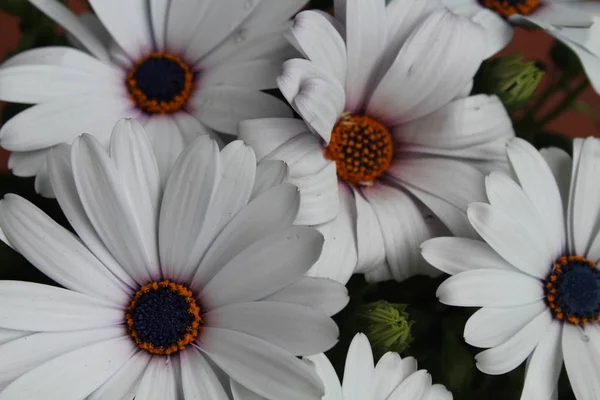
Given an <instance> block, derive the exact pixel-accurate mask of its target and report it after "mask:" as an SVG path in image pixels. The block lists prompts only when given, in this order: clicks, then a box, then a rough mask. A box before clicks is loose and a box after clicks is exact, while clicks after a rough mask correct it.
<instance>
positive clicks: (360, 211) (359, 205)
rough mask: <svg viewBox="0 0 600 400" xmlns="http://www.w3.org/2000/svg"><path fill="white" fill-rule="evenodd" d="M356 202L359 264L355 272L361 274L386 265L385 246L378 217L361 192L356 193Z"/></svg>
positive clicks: (356, 191)
mask: <svg viewBox="0 0 600 400" xmlns="http://www.w3.org/2000/svg"><path fill="white" fill-rule="evenodd" d="M354 201H355V204H356V243H357V248H358V263H357V266H356V270H355V272H356V273H359V274H360V273H364V272H366V271H368V270H370V269H372V268H374V267H377V266H379V265H382V264H383V263H385V245H384V241H383V235H382V233H381V226H379V221H378V220H377V215H376V214H375V211H374V210H373V207H372V206H371V204H369V202H368V201H367V200H366V199H365V198H364V197H363V195H362V194H361V192H360V190H355V191H354Z"/></svg>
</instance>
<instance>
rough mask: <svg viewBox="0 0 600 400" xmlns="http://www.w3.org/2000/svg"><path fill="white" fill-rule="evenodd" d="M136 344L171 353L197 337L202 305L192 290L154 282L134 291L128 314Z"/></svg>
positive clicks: (129, 326) (154, 350)
mask: <svg viewBox="0 0 600 400" xmlns="http://www.w3.org/2000/svg"><path fill="white" fill-rule="evenodd" d="M126 320H127V326H128V329H129V333H130V335H131V336H132V337H133V339H134V340H135V342H136V344H137V345H138V346H139V347H140V348H142V349H144V350H147V351H148V352H150V353H152V354H171V353H174V352H176V351H179V350H183V349H184V348H185V347H186V346H187V345H188V344H190V343H192V342H193V341H194V340H196V338H197V336H198V333H199V328H200V324H201V322H202V320H201V318H200V308H199V307H198V305H197V303H196V300H195V299H194V297H193V295H192V293H191V291H190V290H189V289H187V288H186V287H185V286H182V285H178V284H175V283H173V282H170V281H161V282H152V283H150V284H148V285H145V286H143V287H142V288H140V290H138V292H137V293H136V294H135V296H134V298H133V300H132V302H131V304H130V305H129V307H128V309H127V313H126Z"/></svg>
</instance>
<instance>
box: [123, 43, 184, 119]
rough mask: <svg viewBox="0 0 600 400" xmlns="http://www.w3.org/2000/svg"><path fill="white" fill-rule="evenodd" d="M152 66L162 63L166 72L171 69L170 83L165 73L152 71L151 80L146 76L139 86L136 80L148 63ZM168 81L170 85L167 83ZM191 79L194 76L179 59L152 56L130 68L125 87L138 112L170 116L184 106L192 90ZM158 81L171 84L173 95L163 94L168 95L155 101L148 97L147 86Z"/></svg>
mask: <svg viewBox="0 0 600 400" xmlns="http://www.w3.org/2000/svg"><path fill="white" fill-rule="evenodd" d="M152 62H154V63H157V62H158V63H160V62H162V63H163V66H164V65H168V67H169V69H167V70H168V71H173V69H174V71H175V72H176V74H175V75H176V76H175V77H174V79H172V78H173V77H171V76H167V75H169V73H161V72H162V71H161V69H158V70H156V69H155V70H154V71H152V72H153V74H154V76H146V77H145V79H144V82H140V77H139V76H138V74H139V72H140V70H141V69H142V68H148V65H149V63H152ZM171 79H172V81H170V80H171ZM194 79H195V78H194V72H193V71H192V69H191V68H190V66H189V65H188V64H186V63H185V62H184V61H183V60H181V58H179V57H177V56H175V55H173V54H169V53H160V52H153V53H150V54H148V55H146V56H145V57H143V58H141V59H139V60H138V61H137V62H136V63H135V64H134V65H133V67H131V69H130V70H129V71H128V73H127V77H126V86H127V90H128V91H129V96H130V97H131V99H132V100H133V102H134V103H135V104H136V106H137V107H138V108H140V109H141V110H143V111H145V112H147V113H150V114H170V113H174V112H176V111H179V110H181V109H182V108H183V107H184V106H185V105H186V104H187V102H188V100H189V99H190V97H191V96H192V91H193V89H194ZM158 81H160V82H162V83H164V82H168V84H172V83H173V82H175V83H176V87H175V88H174V92H173V93H170V92H171V91H170V90H167V92H168V93H167V95H166V97H165V98H157V97H156V96H153V95H152V94H149V93H148V92H149V90H148V86H152V85H155V84H157V83H156V82H158ZM168 84H167V85H168ZM144 86H146V88H144ZM160 89H162V88H160ZM170 89H173V88H170ZM159 92H162V90H159ZM161 97H162V96H161Z"/></svg>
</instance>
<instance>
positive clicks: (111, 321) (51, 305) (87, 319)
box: [0, 281, 123, 332]
mask: <svg viewBox="0 0 600 400" xmlns="http://www.w3.org/2000/svg"><path fill="white" fill-rule="evenodd" d="M121 323H123V310H122V309H120V308H117V307H114V306H113V305H112V304H110V303H107V302H106V301H103V300H99V299H96V298H93V297H90V296H87V295H84V294H81V293H77V292H72V291H70V290H66V289H60V288H57V287H54V286H46V285H40V284H36V283H29V282H18V281H0V327H2V328H7V329H16V330H25V331H47V332H56V331H65V330H77V329H91V328H101V327H107V326H114V325H119V324H121Z"/></svg>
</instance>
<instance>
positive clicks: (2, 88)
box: [0, 0, 307, 195]
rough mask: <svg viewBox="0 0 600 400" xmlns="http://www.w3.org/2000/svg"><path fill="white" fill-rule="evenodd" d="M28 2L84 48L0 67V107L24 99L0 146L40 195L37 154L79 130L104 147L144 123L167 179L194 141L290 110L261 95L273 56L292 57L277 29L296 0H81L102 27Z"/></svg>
mask: <svg viewBox="0 0 600 400" xmlns="http://www.w3.org/2000/svg"><path fill="white" fill-rule="evenodd" d="M30 2H31V3H32V4H34V5H35V6H37V7H38V8H39V9H40V10H42V11H43V12H45V13H46V14H47V15H48V16H49V17H51V18H53V19H54V20H55V21H57V22H58V23H59V24H60V25H62V26H63V27H64V28H65V30H66V31H68V32H69V33H70V34H71V35H72V36H73V38H74V39H75V40H76V41H77V42H79V43H81V45H82V47H83V48H85V49H87V50H88V51H89V53H91V54H88V53H85V52H82V51H80V50H77V49H73V48H67V47H45V48H40V49H34V50H29V51H26V52H23V53H20V54H18V55H16V56H15V57H13V58H11V59H9V60H8V61H6V62H5V63H4V64H2V65H1V66H0V100H3V101H9V102H15V103H25V104H35V106H34V107H32V108H30V109H28V110H26V111H24V112H22V113H20V114H18V115H17V116H16V117H14V118H12V119H11V120H10V121H8V122H7V123H6V124H5V125H4V126H3V127H2V129H1V130H0V144H1V145H2V146H3V147H4V148H6V149H8V150H10V151H12V152H13V154H12V156H11V159H10V164H9V166H10V168H11V169H12V170H13V172H14V173H15V174H16V175H19V176H33V175H39V179H38V182H37V183H36V186H37V189H38V191H39V192H41V193H43V194H45V195H51V187H50V185H49V184H48V181H47V171H46V168H45V167H44V163H45V160H46V152H47V150H48V149H49V148H50V147H52V146H54V145H57V144H59V143H70V142H71V141H72V140H73V139H74V138H75V137H77V136H78V135H79V134H80V133H81V132H87V133H91V134H93V135H94V136H96V137H97V138H98V139H99V140H100V142H101V143H103V144H105V145H108V141H109V140H110V132H111V129H112V127H113V125H114V124H115V123H116V122H117V121H118V120H119V119H120V118H122V117H132V118H138V119H139V120H140V122H142V124H143V125H144V126H145V129H146V132H147V134H148V136H149V137H150V141H151V143H152V146H153V147H154V151H155V153H156V158H157V162H158V165H159V168H160V173H161V177H162V178H163V179H166V177H167V176H168V170H169V168H170V167H171V166H172V165H173V163H174V161H175V160H176V159H177V157H178V156H179V154H180V153H181V151H182V150H183V149H184V148H185V146H186V145H188V144H189V143H190V142H191V141H192V140H193V139H194V138H196V137H197V136H198V135H202V134H211V133H213V132H212V130H213V129H214V130H216V131H219V132H224V133H229V134H230V133H233V132H234V130H235V127H236V125H237V122H238V121H240V120H243V119H247V118H260V117H277V116H291V115H292V114H291V110H290V108H289V107H288V106H287V105H286V104H285V103H284V102H281V101H279V100H278V99H276V98H275V97H273V96H270V95H268V94H266V93H263V92H261V90H262V89H270V88H276V82H275V78H276V77H277V74H278V73H279V72H280V69H281V63H282V61H283V60H285V59H287V58H289V57H290V55H291V54H295V52H294V51H293V49H292V48H291V46H289V44H287V42H286V40H285V38H284V37H283V33H284V32H285V31H287V30H288V29H289V27H290V26H291V24H292V23H291V21H290V20H289V19H290V18H291V17H292V16H293V15H294V14H295V13H296V12H297V11H298V10H299V9H300V8H301V7H302V6H303V5H304V4H305V3H306V2H307V0H286V1H281V0H239V1H238V0H236V1H219V0H211V1H191V0H172V1H169V0H153V1H147V0H127V1H122V0H91V1H90V4H91V6H92V8H93V9H94V11H95V12H96V14H97V15H98V17H99V19H100V21H102V23H97V21H96V22H95V23H94V22H93V21H94V19H93V18H91V17H90V16H87V17H85V19H78V18H77V17H76V16H75V15H73V14H72V13H71V12H70V11H69V10H68V9H67V8H66V7H65V6H63V5H62V4H61V3H59V2H58V1H56V0H30ZM106 31H108V32H109V33H110V35H108V33H106ZM103 32H104V33H103ZM107 36H108V37H107ZM111 37H112V39H111ZM102 39H104V40H107V39H108V41H109V43H105V42H102ZM290 50H292V51H290ZM66 120H68V123H66V122H65V121H66ZM166 132H168V134H167V133H166Z"/></svg>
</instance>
